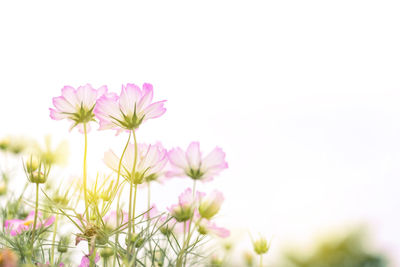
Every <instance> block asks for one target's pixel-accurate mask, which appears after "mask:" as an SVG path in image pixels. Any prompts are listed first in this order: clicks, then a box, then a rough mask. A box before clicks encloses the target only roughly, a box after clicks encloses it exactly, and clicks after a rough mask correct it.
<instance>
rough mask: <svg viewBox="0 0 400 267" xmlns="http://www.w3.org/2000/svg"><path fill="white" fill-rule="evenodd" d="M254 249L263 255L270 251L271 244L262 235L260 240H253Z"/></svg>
mask: <svg viewBox="0 0 400 267" xmlns="http://www.w3.org/2000/svg"><path fill="white" fill-rule="evenodd" d="M253 249H254V252H255V253H257V254H258V255H262V254H265V253H267V252H268V250H269V244H268V242H267V240H266V239H265V238H263V237H260V238H259V239H258V240H256V241H254V242H253Z"/></svg>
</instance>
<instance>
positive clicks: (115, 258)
mask: <svg viewBox="0 0 400 267" xmlns="http://www.w3.org/2000/svg"><path fill="white" fill-rule="evenodd" d="M130 140H131V133H130V132H129V136H128V141H127V142H126V145H125V148H124V150H123V151H122V155H121V158H120V159H119V163H118V173H117V182H116V183H115V190H116V194H118V191H117V190H118V185H119V177H120V176H121V165H122V159H123V158H124V155H125V152H126V149H127V148H128V145H129V141H130ZM121 192H122V188H121ZM120 196H121V194H120V195H119V196H118V199H117V229H118V228H119V226H120V224H119V203H120ZM122 216H123V213H122ZM118 237H119V232H117V233H116V235H115V244H118ZM116 260H117V250H115V251H114V260H113V266H115V262H116Z"/></svg>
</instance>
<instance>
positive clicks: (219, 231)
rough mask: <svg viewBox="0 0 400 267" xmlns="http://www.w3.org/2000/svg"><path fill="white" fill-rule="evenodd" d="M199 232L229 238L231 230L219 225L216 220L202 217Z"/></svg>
mask: <svg viewBox="0 0 400 267" xmlns="http://www.w3.org/2000/svg"><path fill="white" fill-rule="evenodd" d="M198 232H199V233H200V234H202V235H207V234H211V235H216V236H218V237H221V238H227V237H228V236H229V235H230V231H229V230H228V229H226V228H223V227H218V226H217V225H216V224H215V223H214V222H211V221H209V220H206V219H202V220H200V222H199V226H198Z"/></svg>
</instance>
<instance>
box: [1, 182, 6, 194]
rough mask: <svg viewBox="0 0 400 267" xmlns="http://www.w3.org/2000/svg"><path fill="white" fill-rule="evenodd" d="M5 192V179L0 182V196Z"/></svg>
mask: <svg viewBox="0 0 400 267" xmlns="http://www.w3.org/2000/svg"><path fill="white" fill-rule="evenodd" d="M6 193H7V183H6V182H5V181H1V182H0V196H2V195H5V194H6Z"/></svg>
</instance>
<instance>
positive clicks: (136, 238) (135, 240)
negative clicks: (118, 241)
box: [125, 233, 144, 248]
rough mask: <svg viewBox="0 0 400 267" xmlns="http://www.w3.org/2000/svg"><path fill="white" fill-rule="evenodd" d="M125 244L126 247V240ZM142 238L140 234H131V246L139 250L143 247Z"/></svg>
mask: <svg viewBox="0 0 400 267" xmlns="http://www.w3.org/2000/svg"><path fill="white" fill-rule="evenodd" d="M125 243H126V244H127V245H128V238H127V239H126V240H125ZM143 243H144V238H142V236H141V235H140V234H136V233H133V234H132V237H131V244H133V245H134V246H135V248H139V247H141V246H142V245H143Z"/></svg>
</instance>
